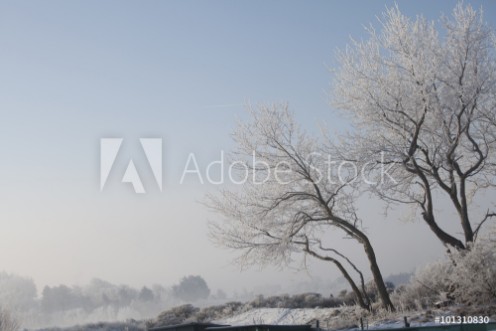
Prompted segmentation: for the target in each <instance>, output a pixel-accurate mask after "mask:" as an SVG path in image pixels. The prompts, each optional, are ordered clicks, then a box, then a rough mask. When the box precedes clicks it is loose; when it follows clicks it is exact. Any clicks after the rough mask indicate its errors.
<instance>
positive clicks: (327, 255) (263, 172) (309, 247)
mask: <svg viewBox="0 0 496 331" xmlns="http://www.w3.org/2000/svg"><path fill="white" fill-rule="evenodd" d="M250 114H251V120H250V121H247V122H242V123H240V124H239V127H238V128H237V129H236V130H235V132H234V135H233V136H234V140H235V142H236V145H237V147H236V149H235V151H233V152H232V154H231V155H230V158H231V160H230V162H231V165H232V167H231V171H230V174H231V175H232V177H231V180H232V181H233V182H235V183H238V184H239V185H233V186H231V187H229V188H227V189H225V190H222V191H220V192H219V194H214V195H211V196H209V198H208V200H207V205H208V206H210V207H211V208H213V209H214V210H215V211H217V212H219V213H220V214H221V215H222V216H224V222H222V221H221V222H217V223H212V224H211V236H212V238H213V240H214V241H215V242H216V243H218V244H220V245H221V246H223V247H228V248H232V249H235V250H237V251H239V252H241V254H240V256H239V260H238V261H239V262H240V263H241V264H242V265H244V266H246V265H254V264H255V265H262V266H263V265H268V264H276V265H284V264H289V263H291V262H292V257H293V254H294V253H304V254H305V256H313V257H315V258H317V259H320V260H324V261H327V262H330V263H332V264H334V265H335V266H336V267H337V268H338V269H339V270H340V272H341V273H342V275H343V276H344V277H345V278H346V280H347V281H348V283H349V284H350V286H351V288H352V289H353V291H354V293H355V295H356V297H357V301H358V303H359V304H360V306H362V307H364V308H367V309H368V308H369V307H370V302H369V300H368V297H367V293H366V290H365V284H364V277H363V275H362V272H361V271H360V270H359V269H358V268H357V266H356V265H355V264H354V263H352V261H351V260H350V259H349V258H348V257H346V255H345V254H343V253H342V252H340V251H338V250H337V249H335V247H332V246H333V245H331V243H330V242H329V240H328V239H327V237H328V234H329V231H334V232H338V233H342V234H343V235H345V236H347V237H349V238H352V239H354V240H355V241H356V242H357V243H359V244H360V245H361V246H362V247H363V250H364V253H365V256H366V257H367V259H368V261H369V263H370V271H371V274H372V276H373V278H374V282H375V284H376V286H377V289H378V293H379V297H380V300H381V301H382V304H383V306H384V307H385V308H387V309H394V308H393V305H392V303H391V301H390V299H389V294H388V292H387V289H386V286H385V285H384V280H383V277H382V275H381V271H380V268H379V265H378V263H377V259H376V255H375V251H374V249H373V247H372V244H371V242H370V240H369V238H368V236H367V235H366V233H365V232H364V231H363V228H362V225H361V220H360V219H359V218H358V216H357V214H356V210H355V207H354V203H355V198H356V191H355V189H354V186H353V185H352V182H353V181H354V179H355V178H354V177H353V176H348V175H352V174H351V171H350V173H348V175H346V171H344V170H343V169H344V168H346V167H344V168H339V167H336V166H333V162H336V160H329V156H330V154H329V153H328V151H327V150H326V151H324V150H323V149H322V146H324V145H326V144H324V143H323V141H319V140H317V139H315V138H312V137H310V136H308V135H306V134H305V133H304V132H302V130H300V129H299V127H298V125H297V124H296V123H295V121H294V119H293V117H292V115H291V113H290V112H289V111H288V108H287V106H286V105H275V106H270V107H266V106H261V107H258V108H256V109H251V110H250ZM337 170H342V172H341V176H339V174H336V171H337ZM326 239H327V240H326ZM352 275H355V276H356V277H355V278H359V279H360V280H359V282H356V281H355V280H354V279H353V277H352Z"/></svg>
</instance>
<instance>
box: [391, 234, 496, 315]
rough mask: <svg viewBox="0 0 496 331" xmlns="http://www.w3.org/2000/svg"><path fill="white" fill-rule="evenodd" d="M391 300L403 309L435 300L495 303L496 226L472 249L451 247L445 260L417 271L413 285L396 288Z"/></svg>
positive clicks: (426, 305) (433, 303) (432, 302)
mask: <svg viewBox="0 0 496 331" xmlns="http://www.w3.org/2000/svg"><path fill="white" fill-rule="evenodd" d="M392 300H393V301H394V303H395V305H396V307H397V308H400V309H404V310H409V309H423V308H427V307H432V306H433V305H435V304H436V303H438V304H445V303H450V302H456V303H463V304H470V305H474V306H487V305H489V304H491V303H496V226H493V228H492V229H491V231H488V232H487V233H486V234H485V235H484V236H481V237H480V238H478V240H477V241H476V242H475V243H474V244H471V245H470V247H469V249H467V250H462V251H457V250H455V249H452V250H451V252H450V253H449V255H448V256H447V258H446V259H445V260H443V261H438V262H435V263H431V264H429V265H427V266H425V267H423V268H422V269H419V270H417V272H416V273H415V275H414V276H413V277H412V279H411V281H410V284H407V285H404V286H401V287H399V288H398V289H396V291H395V292H394V293H393V295H392Z"/></svg>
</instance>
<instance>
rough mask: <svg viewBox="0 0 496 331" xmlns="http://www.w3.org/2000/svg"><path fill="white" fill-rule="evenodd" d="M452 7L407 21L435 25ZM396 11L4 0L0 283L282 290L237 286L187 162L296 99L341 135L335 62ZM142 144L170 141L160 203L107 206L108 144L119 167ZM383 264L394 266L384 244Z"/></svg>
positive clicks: (437, 7)
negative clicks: (256, 116) (252, 118)
mask: <svg viewBox="0 0 496 331" xmlns="http://www.w3.org/2000/svg"><path fill="white" fill-rule="evenodd" d="M455 3H456V2H455V1H435V2H433V1H409V2H406V1H400V2H399V7H400V9H401V10H402V11H403V12H404V13H405V14H407V15H409V16H412V17H414V16H415V15H418V14H423V15H424V16H426V17H428V18H430V19H434V18H437V17H439V14H440V13H442V12H444V13H446V14H449V13H450V11H451V9H452V8H453V6H454V5H455ZM466 3H470V4H472V5H473V6H474V7H480V6H481V5H482V6H483V7H484V10H485V18H486V20H489V22H490V24H492V25H493V26H494V23H495V22H494V17H496V3H495V2H491V1H466ZM393 4H394V3H393V2H390V1H387V2H384V1H312V2H307V1H147V2H142V1H43V2H41V1H2V2H1V3H0V45H1V46H0V47H1V50H2V51H1V52H0V123H1V124H0V128H1V130H0V150H1V151H2V156H3V157H2V162H1V163H0V198H1V199H2V203H1V205H0V229H1V231H0V261H2V264H1V265H0V269H5V270H6V271H9V272H15V273H20V274H23V275H27V276H32V277H33V278H34V279H35V281H36V282H37V284H38V286H39V287H40V286H43V285H45V284H50V285H54V284H59V283H68V284H71V283H81V282H85V281H87V280H88V279H90V278H92V277H102V278H105V279H108V280H110V281H113V282H122V283H129V284H133V285H142V284H151V283H164V284H171V283H173V282H175V281H177V280H178V279H179V278H180V277H181V276H183V275H186V274H190V273H193V274H201V275H204V276H205V278H206V279H207V281H208V282H209V283H210V284H212V285H213V287H220V286H221V285H224V284H227V285H226V286H228V287H229V286H231V287H234V286H235V283H234V282H230V279H232V278H233V277H238V278H239V277H246V279H247V280H248V279H250V281H251V282H252V283H250V282H248V286H251V285H253V286H255V285H257V284H262V283H264V282H265V281H266V280H267V279H274V280H275V279H277V278H278V277H280V274H279V273H277V272H275V271H273V270H268V271H264V273H259V272H255V271H253V273H250V272H247V273H246V274H243V275H246V276H243V275H240V274H239V271H238V270H237V269H236V268H234V267H230V266H229V264H228V258H229V257H231V255H229V253H227V252H224V251H221V250H219V249H217V248H215V247H213V246H212V245H211V244H210V243H209V242H208V240H207V238H206V220H207V219H208V218H212V215H211V214H209V213H208V212H207V211H206V210H205V209H204V208H203V207H202V206H201V205H199V204H198V200H200V199H201V198H202V196H203V194H204V193H205V192H206V191H209V190H210V189H212V188H211V187H205V186H200V185H195V184H194V183H190V184H188V185H185V186H181V187H180V186H179V185H178V180H179V178H180V175H181V171H182V170H183V166H184V164H185V161H186V158H187V155H188V154H189V153H191V152H193V153H196V154H197V155H198V158H199V161H200V162H203V163H202V164H205V163H206V162H210V161H212V160H214V159H215V158H218V156H219V152H220V150H222V149H229V148H230V147H231V146H232V143H231V141H230V138H229V134H230V132H231V131H232V129H233V127H234V125H235V122H236V119H237V118H243V117H244V116H245V115H244V112H243V109H244V105H246V104H247V103H249V102H250V103H252V104H257V103H260V102H265V103H268V102H281V101H287V102H289V104H290V106H291V108H292V109H293V110H294V111H295V114H296V117H297V118H298V120H299V121H300V122H302V123H303V125H304V126H305V127H306V128H307V129H308V130H313V129H315V128H316V125H317V124H318V123H319V122H324V121H325V122H327V123H328V125H329V126H330V127H331V128H332V129H340V128H342V127H343V126H345V125H346V122H345V121H344V120H343V119H340V118H338V117H337V116H336V115H335V114H333V113H332V111H331V109H330V107H329V105H328V101H329V100H328V96H327V92H328V90H329V86H330V84H331V81H332V77H331V74H330V72H329V70H328V68H329V67H332V66H333V65H334V52H335V50H336V49H337V48H343V47H344V46H345V45H346V43H347V42H348V41H349V37H350V36H353V37H354V38H362V37H364V29H363V26H364V25H367V24H369V23H371V22H372V23H374V24H376V16H379V15H380V14H381V12H382V11H383V10H384V8H385V7H386V6H392V5H393ZM147 136H154V137H163V139H164V146H165V150H164V153H165V157H164V158H165V163H164V166H165V168H164V172H165V173H164V178H165V186H164V192H162V193H161V192H158V191H157V190H155V191H154V190H153V189H151V192H150V193H149V194H147V195H146V196H144V197H142V196H136V195H135V194H134V193H133V192H131V191H130V190H129V188H128V187H127V188H126V187H125V186H122V185H124V184H120V183H119V182H118V180H115V178H114V181H113V182H111V183H110V185H109V186H110V187H109V188H108V189H107V190H106V191H104V192H100V191H99V177H98V174H99V168H98V166H99V163H98V162H99V154H98V153H99V145H98V144H99V139H100V138H104V137H123V138H124V139H125V140H124V141H125V144H126V146H127V147H126V148H127V149H124V155H123V156H122V159H124V160H125V159H126V156H127V157H130V155H132V153H133V150H136V149H135V147H136V146H137V139H138V138H140V137H147ZM126 153H129V154H126ZM116 176H117V175H116ZM145 184H146V182H145ZM148 184H149V183H148ZM364 208H369V207H367V206H365V207H364ZM370 208H373V207H370ZM402 226H403V228H402V227H398V229H399V230H401V229H404V228H405V227H409V226H411V227H413V228H414V229H417V230H419V231H420V230H421V229H423V228H422V226H421V225H415V224H409V225H402ZM395 227H397V225H396V224H395V225H392V228H395ZM413 228H412V229H413ZM391 231H393V230H391ZM186 242H188V243H186ZM191 242H194V243H195V244H194V245H192V244H191ZM431 244H432V245H430V246H429V245H426V248H425V251H423V252H422V251H421V252H419V253H418V254H417V255H415V257H412V259H411V261H410V263H406V262H401V263H402V264H401V263H399V264H398V263H396V264H394V263H393V262H394V257H391V259H392V260H393V262H391V263H385V264H386V267H385V268H386V270H387V271H388V272H398V271H401V270H404V269H409V270H410V269H412V268H413V267H414V266H415V265H417V264H419V263H422V262H424V261H427V260H429V259H432V258H435V257H437V256H441V255H442V253H443V251H442V248H441V247H440V245H438V244H437V243H436V242H435V240H432V243H431ZM405 245H406V248H405V249H406V250H407V249H409V248H408V245H409V244H405ZM411 245H412V246H411V247H414V243H413V242H412V243H411ZM436 245H437V246H436ZM432 247H434V253H428V252H429V251H432V250H430V249H431V248H432ZM178 250H180V251H181V252H183V254H182V256H181V257H178V256H177V252H178ZM378 250H379V252H380V253H383V254H384V256H387V254H388V253H387V245H384V247H382V246H380V247H379V249H378ZM199 251H200V252H202V253H201V254H199ZM203 254H205V255H208V256H210V258H209V259H206V258H205V257H204V255H203ZM391 259H390V260H391ZM158 261H160V263H159V262H158ZM130 265H132V266H133V267H131V268H130ZM314 268H315V269H314V270H315V273H316V274H318V273H320V272H322V271H323V270H325V272H326V273H327V272H330V271H329V270H327V269H324V268H325V267H321V266H315V267H314ZM213 269H218V270H220V271H218V270H217V271H214V270H213ZM144 271H145V272H144ZM330 273H331V274H332V272H330ZM255 274H256V276H253V275H255ZM286 275H287V274H286ZM336 276H337V274H336ZM287 277H289V278H291V279H300V278H301V279H303V278H305V277H308V276H307V275H306V274H303V275H301V274H295V275H290V276H287ZM289 278H288V279H289Z"/></svg>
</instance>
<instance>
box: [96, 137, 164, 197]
mask: <svg viewBox="0 0 496 331" xmlns="http://www.w3.org/2000/svg"><path fill="white" fill-rule="evenodd" d="M122 141H123V139H122V138H102V139H100V191H103V188H104V186H105V183H106V182H107V179H108V177H109V174H110V171H111V170H112V166H113V165H114V163H115V160H116V158H117V155H118V153H119V150H120V148H121V145H122ZM140 143H141V147H142V148H143V151H144V153H145V157H146V160H147V161H148V164H149V165H150V168H151V169H152V172H153V176H154V178H155V181H156V182H157V185H158V187H159V189H160V192H162V138H141V139H140ZM121 182H122V183H131V184H132V185H133V188H134V192H136V193H140V194H143V193H146V191H145V188H144V187H143V182H142V181H141V177H140V175H139V174H138V170H137V169H136V166H135V165H134V162H133V160H132V159H131V160H130V161H129V163H128V165H127V168H126V171H125V172H124V175H123V176H122V180H121Z"/></svg>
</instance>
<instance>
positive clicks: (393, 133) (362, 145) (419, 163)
mask: <svg viewBox="0 0 496 331" xmlns="http://www.w3.org/2000/svg"><path fill="white" fill-rule="evenodd" d="M381 25H382V26H381V30H380V31H376V30H375V29H374V28H373V27H370V28H369V29H368V34H369V35H368V38H367V39H366V40H364V41H353V42H352V44H351V45H349V47H347V48H346V50H344V51H342V52H341V53H340V54H339V62H340V65H339V68H338V69H337V70H336V76H335V85H334V89H333V101H334V105H335V106H336V107H337V108H339V109H341V110H343V111H344V113H345V114H348V115H349V117H350V119H351V121H352V122H353V124H354V126H355V130H353V131H352V133H351V134H350V137H349V139H348V143H347V144H345V145H344V146H343V148H342V149H343V155H345V157H346V158H348V159H351V160H355V161H360V162H363V164H364V165H365V164H366V165H367V166H368V171H369V172H370V174H371V175H373V174H376V176H377V179H379V178H378V177H379V176H380V174H379V173H378V172H376V170H377V169H378V168H380V167H382V166H384V165H388V166H390V167H391V170H390V171H389V173H390V174H391V175H392V177H393V178H394V179H395V180H394V181H389V183H388V184H387V185H384V182H381V184H382V185H380V186H376V187H375V192H376V193H377V194H378V195H379V196H380V197H381V198H382V199H384V200H385V201H387V202H388V203H400V204H409V205H411V206H414V207H415V209H416V210H420V212H421V214H422V217H423V220H424V221H425V223H426V224H427V225H428V226H429V228H430V229H431V230H432V232H433V233H434V234H435V235H436V236H437V238H439V240H441V242H442V243H443V244H445V245H449V246H452V247H455V248H457V249H465V248H466V247H468V246H469V245H470V243H471V242H473V241H474V240H475V239H476V237H477V233H478V232H479V230H480V228H481V225H482V224H483V223H484V222H486V221H487V220H488V219H490V218H491V217H492V216H495V215H496V214H495V213H494V212H492V211H490V210H488V212H487V214H486V215H485V216H483V217H482V219H477V220H476V219H474V218H475V216H474V209H473V208H472V209H471V197H472V196H473V195H474V194H475V192H476V191H477V190H483V189H488V188H489V189H492V188H494V186H495V171H496V167H495V166H496V56H495V40H496V39H495V37H494V34H493V32H492V30H491V29H490V28H489V26H488V25H487V24H486V23H485V22H484V20H483V17H482V11H480V12H477V11H476V10H474V9H472V7H471V6H470V5H468V6H464V5H463V4H462V3H460V4H458V5H457V6H456V7H455V8H454V10H453V13H452V16H451V17H444V18H442V19H441V20H440V22H439V24H438V25H436V23H434V22H428V21H427V20H426V19H424V18H422V17H417V18H416V19H410V18H408V17H406V16H404V15H402V14H401V13H400V11H399V9H398V8H397V7H395V8H391V9H388V10H387V11H386V13H385V14H384V17H383V19H382V20H381ZM437 26H439V27H440V29H439V30H440V31H439V32H438V29H437ZM381 152H382V153H383V154H381ZM381 155H382V156H381ZM439 192H440V193H439ZM443 195H444V196H446V197H447V198H448V200H449V201H451V202H450V203H451V204H452V207H453V208H454V209H453V210H454V211H456V214H457V215H458V221H459V223H460V225H461V226H460V228H461V230H462V231H463V238H459V237H457V236H454V235H451V234H449V233H448V232H446V231H445V229H443V228H442V227H441V226H440V225H439V222H438V220H437V218H436V216H437V215H436V213H435V206H436V203H438V202H439V200H438V198H439V197H440V196H443ZM454 220H456V217H455V218H454Z"/></svg>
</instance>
